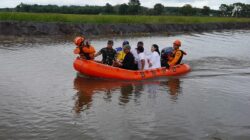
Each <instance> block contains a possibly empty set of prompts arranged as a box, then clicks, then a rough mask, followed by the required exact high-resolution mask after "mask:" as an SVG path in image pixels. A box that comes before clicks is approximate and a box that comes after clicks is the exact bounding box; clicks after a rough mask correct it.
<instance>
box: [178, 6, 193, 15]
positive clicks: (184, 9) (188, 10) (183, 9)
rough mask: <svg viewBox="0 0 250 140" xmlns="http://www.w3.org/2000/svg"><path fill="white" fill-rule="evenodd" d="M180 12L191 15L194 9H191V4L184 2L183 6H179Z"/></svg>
mask: <svg viewBox="0 0 250 140" xmlns="http://www.w3.org/2000/svg"><path fill="white" fill-rule="evenodd" d="M181 13H182V15H184V16H191V15H194V14H195V10H194V9H193V7H192V5H190V4H186V5H184V6H183V7H181Z"/></svg>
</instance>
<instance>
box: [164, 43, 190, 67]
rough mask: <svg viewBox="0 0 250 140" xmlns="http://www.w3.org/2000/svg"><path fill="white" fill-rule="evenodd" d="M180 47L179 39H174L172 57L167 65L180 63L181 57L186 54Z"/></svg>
mask: <svg viewBox="0 0 250 140" xmlns="http://www.w3.org/2000/svg"><path fill="white" fill-rule="evenodd" d="M180 47H181V41H180V40H175V41H174V43H173V49H174V50H173V56H172V59H170V60H168V65H169V66H170V67H171V66H175V65H178V64H180V63H181V60H182V58H183V55H186V52H184V51H182V50H180Z"/></svg>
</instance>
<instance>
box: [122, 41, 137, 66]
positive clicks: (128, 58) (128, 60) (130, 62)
mask: <svg viewBox="0 0 250 140" xmlns="http://www.w3.org/2000/svg"><path fill="white" fill-rule="evenodd" d="M130 49H131V47H130V46H129V44H126V45H124V46H123V51H124V53H125V54H126V55H125V57H124V59H123V61H122V62H121V63H119V62H118V66H119V67H120V68H123V69H127V70H136V69H137V65H136V64H135V58H134V55H133V54H132V53H131V52H130Z"/></svg>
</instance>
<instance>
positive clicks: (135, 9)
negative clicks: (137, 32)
mask: <svg viewBox="0 0 250 140" xmlns="http://www.w3.org/2000/svg"><path fill="white" fill-rule="evenodd" d="M140 5H141V3H140V1H139V0H130V1H129V3H128V6H129V7H128V13H129V14H131V15H137V14H139V11H140V8H141V6H140Z"/></svg>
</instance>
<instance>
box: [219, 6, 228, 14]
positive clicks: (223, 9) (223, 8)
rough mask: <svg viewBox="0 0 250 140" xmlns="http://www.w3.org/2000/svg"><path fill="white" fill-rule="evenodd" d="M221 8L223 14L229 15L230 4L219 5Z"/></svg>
mask: <svg viewBox="0 0 250 140" xmlns="http://www.w3.org/2000/svg"><path fill="white" fill-rule="evenodd" d="M219 10H220V11H221V13H222V16H227V13H228V10H229V6H228V5H226V4H221V5H220V7H219Z"/></svg>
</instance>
